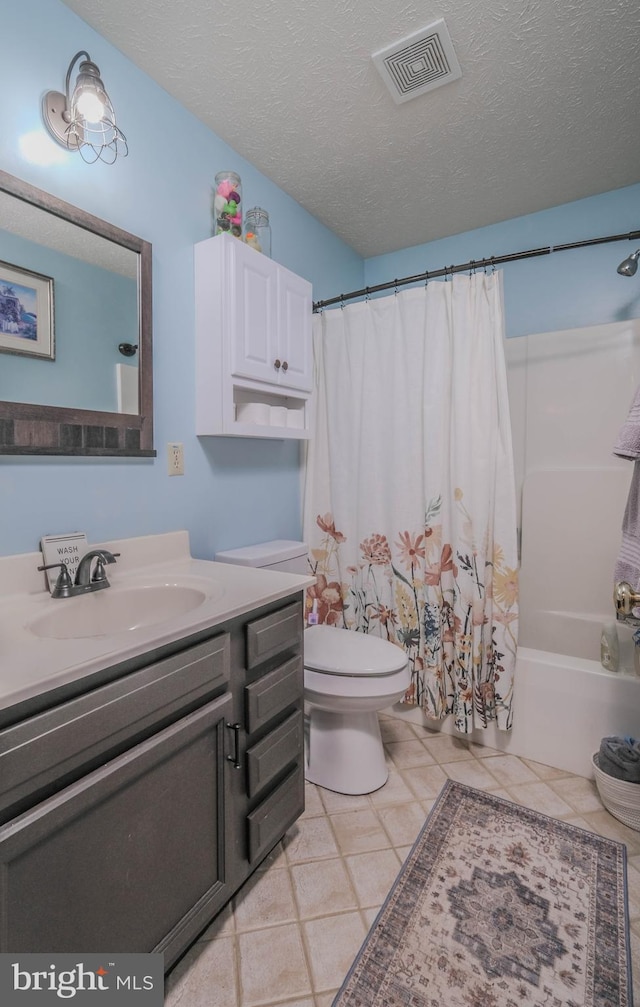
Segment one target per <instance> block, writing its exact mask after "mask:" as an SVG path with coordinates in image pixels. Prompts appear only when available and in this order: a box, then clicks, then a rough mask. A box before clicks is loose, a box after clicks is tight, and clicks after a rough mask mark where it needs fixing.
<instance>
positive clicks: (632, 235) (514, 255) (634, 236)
mask: <svg viewBox="0 0 640 1007" xmlns="http://www.w3.org/2000/svg"><path fill="white" fill-rule="evenodd" d="M639 238H640V231H629V233H628V234H608V235H607V236H606V237H604V238H586V239H585V240H584V241H572V242H570V243H569V244H567V245H547V246H546V248H530V249H529V251H528V252H511V253H510V254H509V255H491V256H490V257H489V258H488V259H471V261H470V262H462V263H460V264H459V265H457V266H443V268H442V269H428V270H426V271H425V272H424V273H416V274H415V275H414V276H403V277H402V278H401V279H399V280H388V281H387V282H386V283H377V284H376V285H375V286H373V287H363V288H362V290H352V291H350V292H349V293H348V294H339V295H338V296H337V297H329V298H327V300H324V301H314V302H313V310H314V311H319V310H320V309H321V308H326V307H328V306H329V305H330V304H343V303H344V302H345V301H349V300H351V299H352V298H354V297H367V296H368V295H369V294H374V293H377V292H378V291H379V290H392V289H394V288H396V289H397V288H398V287H405V286H407V284H409V283H419V282H420V281H421V280H425V281H427V280H432V279H434V278H435V277H437V276H453V274H454V273H466V272H467V270H472V271H473V270H474V269H486V267H487V266H492V267H495V266H500V265H502V263H503V262H517V261H518V259H533V258H535V257H536V256H539V255H550V254H551V253H552V252H566V251H568V250H569V249H571V248H586V247H587V245H603V244H604V243H605V242H608V241H625V240H628V241H633V240H636V241H637V240H638V239H639Z"/></svg>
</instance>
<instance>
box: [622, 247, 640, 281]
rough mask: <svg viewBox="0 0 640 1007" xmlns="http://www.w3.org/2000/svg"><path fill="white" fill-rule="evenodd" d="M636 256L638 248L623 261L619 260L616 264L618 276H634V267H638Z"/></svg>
mask: <svg viewBox="0 0 640 1007" xmlns="http://www.w3.org/2000/svg"><path fill="white" fill-rule="evenodd" d="M638 256H640V248H639V249H638V250H637V252H634V253H633V255H630V256H629V257H628V258H627V259H625V260H624V262H621V263H620V265H619V266H618V272H619V273H620V276H634V275H635V272H636V269H637V268H638Z"/></svg>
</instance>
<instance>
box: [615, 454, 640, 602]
mask: <svg viewBox="0 0 640 1007" xmlns="http://www.w3.org/2000/svg"><path fill="white" fill-rule="evenodd" d="M613 580H614V583H616V584H619V583H620V581H627V583H629V584H631V587H632V588H633V590H634V591H638V590H640V461H638V462H635V463H634V466H633V475H632V476H631V486H630V487H629V496H628V497H627V506H626V507H625V510H624V517H623V519H622V542H621V545H620V552H619V553H618V559H617V561H616V565H615V569H614V573H613Z"/></svg>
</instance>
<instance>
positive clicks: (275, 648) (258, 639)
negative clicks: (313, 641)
mask: <svg viewBox="0 0 640 1007" xmlns="http://www.w3.org/2000/svg"><path fill="white" fill-rule="evenodd" d="M302 628H303V627H302V604H301V603H300V602H299V601H298V602H295V603H294V604H293V605H286V606H285V607H284V608H281V609H279V610H278V611H277V612H272V613H271V615H265V616H264V618H262V619H255V620H254V621H253V622H250V623H248V624H247V667H248V668H255V667H256V666H257V665H259V664H262V662H263V661H266V660H267V659H268V658H270V657H275V655H276V654H279V653H281V652H282V651H284V650H287V649H289V648H291V647H297V646H300V645H301V644H302Z"/></svg>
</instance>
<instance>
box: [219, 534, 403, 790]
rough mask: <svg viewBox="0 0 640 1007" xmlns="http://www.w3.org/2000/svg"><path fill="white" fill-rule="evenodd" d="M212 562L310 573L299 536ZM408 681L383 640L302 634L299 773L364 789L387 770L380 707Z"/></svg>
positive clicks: (330, 630) (396, 652)
mask: <svg viewBox="0 0 640 1007" xmlns="http://www.w3.org/2000/svg"><path fill="white" fill-rule="evenodd" d="M215 558H216V561H217V562H221V563H240V564H241V565H243V566H258V567H265V568H267V569H270V570H284V571H286V572H289V573H308V569H309V568H308V565H307V546H306V545H305V543H304V542H292V541H290V540H288V539H278V540H276V541H273V542H264V543H260V544H259V545H255V546H246V547H244V548H241V549H230V550H228V551H227V552H221V553H217V555H216V557H215ZM410 682H411V672H410V670H409V665H408V661H407V657H406V654H405V653H404V651H403V650H401V648H400V647H397V646H396V645H395V644H393V643H389V641H387V640H382V639H380V638H379V637H376V636H370V635H368V634H366V633H355V632H353V631H351V630H348V629H340V628H337V627H335V626H309V627H308V628H307V629H306V630H305V633H304V698H305V727H306V756H305V759H306V765H305V775H306V778H307V780H309V782H310V783H316V784H317V785H318V786H320V787H325V788H326V789H327V790H334V791H336V792H337V793H339V794H369V793H371V792H372V791H374V790H378V789H379V788H380V787H382V786H383V785H384V784H385V783H386V781H387V777H388V775H389V771H388V768H387V764H386V762H385V757H384V749H383V746H382V738H381V736H380V725H379V722H378V711H379V710H383V709H385V707H387V706H391V705H392V704H393V703H397V702H398V701H399V700H401V699H402V697H403V696H404V694H405V692H406V690H407V689H408V688H409V685H410Z"/></svg>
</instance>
